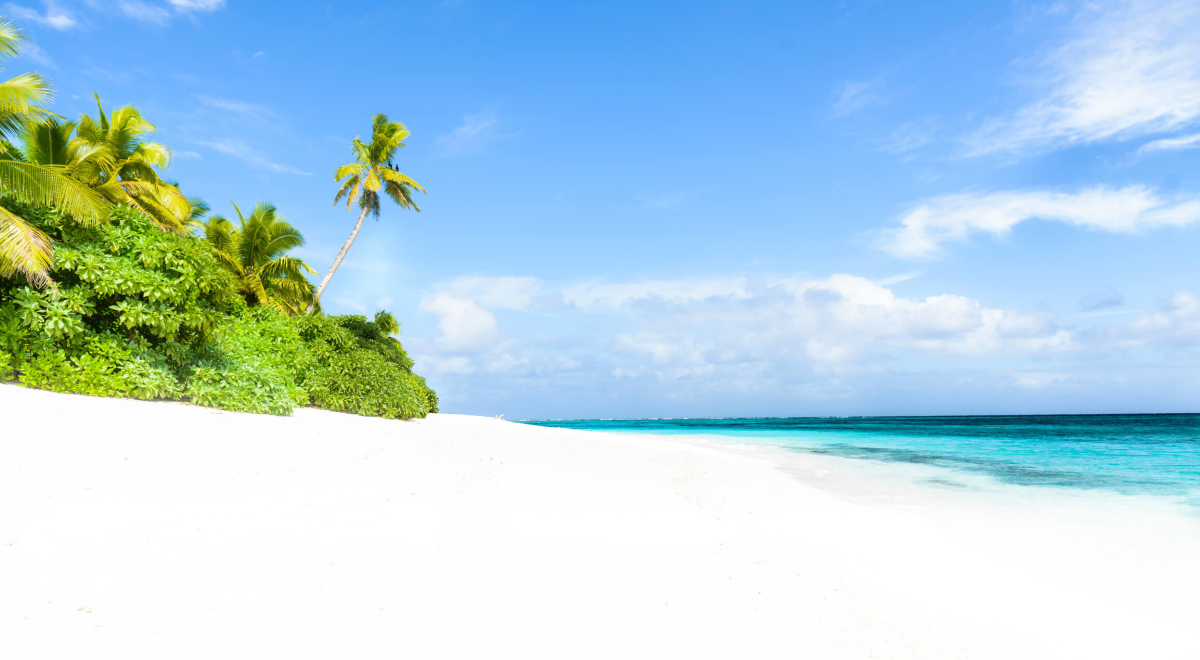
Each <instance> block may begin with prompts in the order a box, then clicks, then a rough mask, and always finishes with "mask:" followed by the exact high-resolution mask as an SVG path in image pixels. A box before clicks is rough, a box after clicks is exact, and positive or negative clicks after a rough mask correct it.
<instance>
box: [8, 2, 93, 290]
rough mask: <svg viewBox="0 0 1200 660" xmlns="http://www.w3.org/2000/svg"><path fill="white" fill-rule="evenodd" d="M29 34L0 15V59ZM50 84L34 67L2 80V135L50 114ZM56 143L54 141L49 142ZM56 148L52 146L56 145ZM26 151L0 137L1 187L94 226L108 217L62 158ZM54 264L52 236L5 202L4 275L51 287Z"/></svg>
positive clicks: (13, 53) (13, 51)
mask: <svg viewBox="0 0 1200 660" xmlns="http://www.w3.org/2000/svg"><path fill="white" fill-rule="evenodd" d="M23 43H25V36H24V34H22V33H21V31H20V29H18V28H17V27H16V26H15V25H13V24H12V23H10V22H8V21H5V20H3V19H0V61H2V60H3V59H4V58H7V57H14V56H16V55H18V54H20V52H21V45H22V44H23ZM50 96H51V90H50V83H49V82H48V81H47V80H46V79H45V78H43V77H42V76H41V75H39V74H38V73H35V72H32V71H31V72H29V73H25V74H22V75H19V76H17V77H16V78H12V79H10V80H8V81H7V82H3V83H0V138H7V137H8V136H13V135H14V134H15V133H17V132H18V131H19V130H20V129H22V128H23V127H25V126H29V125H30V124H34V123H38V122H40V121H42V120H45V119H47V118H49V117H50V116H51V113H50V112H49V111H48V110H45V109H44V108H42V107H40V106H39V105H38V104H39V103H44V102H46V101H48V100H49V99H50ZM48 146H49V147H51V148H53V147H55V145H48ZM52 150H53V149H52ZM25 160H26V159H25V158H24V154H22V153H21V150H20V149H17V148H16V147H15V146H13V145H12V143H10V142H9V141H8V140H7V139H0V189H2V190H3V191H4V193H6V194H9V195H12V196H13V197H14V198H16V199H18V200H20V201H22V202H26V203H29V204H35V205H42V206H56V207H58V209H59V210H60V211H62V212H64V213H66V214H67V215H70V216H72V217H73V218H74V219H75V221H76V222H79V223H81V224H84V225H93V224H97V223H99V222H103V221H104V220H105V219H106V218H107V217H108V206H109V205H108V204H107V203H106V201H105V200H104V199H103V198H102V197H101V196H100V195H98V194H96V193H95V192H94V191H92V190H90V189H89V188H88V187H87V186H86V185H84V184H83V183H81V182H79V181H76V180H75V179H73V178H71V177H70V176H68V174H67V172H66V170H65V166H66V164H65V163H63V162H55V163H52V164H45V165H42V164H38V163H33V162H25ZM52 265H53V248H52V247H51V240H50V237H48V236H46V234H44V233H43V232H42V231H41V230H39V229H38V228H37V227H34V226H33V225H31V224H29V223H28V222H26V221H25V219H24V218H21V217H20V216H19V215H17V214H15V213H13V212H11V211H9V210H8V209H5V208H3V207H0V276H3V277H12V276H13V275H15V274H17V273H20V274H22V275H24V276H25V279H27V280H28V281H29V282H30V283H32V284H34V285H36V286H39V287H46V286H50V285H51V284H52V283H51V281H50V276H49V270H50V268H51V266H52Z"/></svg>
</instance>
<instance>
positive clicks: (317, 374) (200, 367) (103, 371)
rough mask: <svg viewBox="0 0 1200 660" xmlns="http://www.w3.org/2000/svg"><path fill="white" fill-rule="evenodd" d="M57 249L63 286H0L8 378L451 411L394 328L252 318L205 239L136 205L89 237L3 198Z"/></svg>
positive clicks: (259, 407)
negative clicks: (169, 227) (167, 227)
mask: <svg viewBox="0 0 1200 660" xmlns="http://www.w3.org/2000/svg"><path fill="white" fill-rule="evenodd" d="M0 204H3V205H5V206H6V207H9V208H12V209H13V210H14V211H16V212H19V213H20V214H21V216H22V217H24V218H26V219H27V220H29V221H30V222H31V223H32V224H34V225H36V226H37V227H39V228H40V229H42V230H43V231H45V232H46V233H47V234H48V235H49V236H51V237H52V238H53V239H54V240H55V241H56V243H55V266H56V270H55V272H54V273H53V276H54V280H55V282H56V283H57V284H56V288H54V289H49V290H44V291H43V290H38V289H36V288H33V287H30V286H27V285H25V284H24V283H23V282H18V281H15V280H9V279H2V278H0V380H7V379H11V378H13V377H16V378H18V379H19V380H20V382H21V383H22V384H24V385H26V386H28V387H37V388H43V389H48V390H54V391H58V392H73V393H79V394H91V395H96V396H121V397H133V398H139V399H190V400H191V401H192V402H194V403H197V404H199V405H204V406H211V407H215V408H222V409H226V410H236V411H242V412H253V413H270V414H276V415H287V414H290V413H291V411H292V408H293V407H294V406H302V405H316V406H319V407H322V408H328V409H330V410H337V411H345V412H353V413H357V414H360V415H378V416H383V417H389V418H408V417H423V416H425V414H426V413H428V412H436V411H437V396H436V395H435V394H434V393H433V390H431V389H429V387H428V386H427V385H426V384H425V381H424V379H422V378H420V377H419V376H416V375H415V374H413V373H412V360H411V359H410V358H409V357H408V354H407V353H405V351H404V348H403V346H401V344H400V342H399V341H397V340H395V339H394V338H392V337H390V336H388V333H389V332H394V331H395V330H397V329H398V326H397V327H396V328H391V327H389V326H394V325H395V321H394V320H391V317H390V315H387V314H386V313H384V314H382V315H381V316H377V320H382V321H383V323H377V322H375V321H369V320H367V319H366V317H362V316H342V317H324V316H299V317H288V316H284V315H283V314H280V313H279V312H276V311H274V310H272V309H269V308H265V307H253V308H248V307H247V304H246V302H245V300H244V299H243V298H242V297H241V296H239V295H237V293H236V288H235V286H234V283H233V281H232V278H231V276H230V275H229V274H228V273H227V272H226V271H225V270H224V269H223V268H221V267H220V266H219V264H218V263H217V262H216V261H215V260H214V258H213V256H212V253H211V252H210V249H209V248H208V246H207V245H206V244H205V243H204V242H202V241H200V240H199V239H197V238H194V237H192V236H185V235H179V234H174V233H170V232H164V231H161V230H159V229H158V228H157V227H156V226H155V225H154V224H153V223H152V222H151V221H150V220H149V219H147V218H146V217H145V216H144V215H142V214H140V213H138V212H137V211H134V210H132V209H119V210H117V211H115V212H114V213H113V216H112V222H111V224H109V225H106V226H102V227H98V228H93V229H83V228H80V227H78V226H76V225H74V224H73V223H70V222H69V221H64V218H62V217H61V216H60V215H59V214H58V213H57V212H55V211H53V210H49V209H44V208H28V207H24V206H21V205H17V204H15V203H13V202H12V201H11V200H7V199H0Z"/></svg>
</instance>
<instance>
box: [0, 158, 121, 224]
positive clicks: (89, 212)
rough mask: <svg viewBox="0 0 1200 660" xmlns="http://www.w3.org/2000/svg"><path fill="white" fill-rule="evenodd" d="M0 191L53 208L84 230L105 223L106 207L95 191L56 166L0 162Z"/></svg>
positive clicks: (9, 161)
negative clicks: (2, 189) (73, 220)
mask: <svg viewBox="0 0 1200 660" xmlns="http://www.w3.org/2000/svg"><path fill="white" fill-rule="evenodd" d="M0 187H3V188H5V189H7V190H8V191H9V192H11V193H13V194H14V195H15V196H16V197H17V198H18V199H20V200H22V201H24V202H27V203H30V204H42V205H45V206H56V207H58V209H59V210H61V211H62V212H64V213H66V214H68V215H70V216H72V217H74V218H75V220H76V221H77V222H79V223H80V224H82V225H85V226H90V225H95V224H97V223H100V222H103V221H105V220H107V219H108V211H109V205H108V204H106V203H105V202H104V199H103V198H102V197H101V196H100V195H99V194H97V191H94V190H92V189H91V188H89V187H88V186H87V185H86V184H85V183H83V182H82V181H76V180H75V179H73V178H71V177H70V176H67V174H66V173H65V171H64V170H63V169H62V168H60V167H58V166H54V165H47V166H42V165H35V164H33V163H22V162H19V161H15V160H4V161H0Z"/></svg>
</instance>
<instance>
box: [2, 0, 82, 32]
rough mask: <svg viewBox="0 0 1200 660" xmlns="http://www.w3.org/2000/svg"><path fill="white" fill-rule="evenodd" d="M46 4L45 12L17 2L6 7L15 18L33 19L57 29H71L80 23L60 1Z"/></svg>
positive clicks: (35, 21)
mask: <svg viewBox="0 0 1200 660" xmlns="http://www.w3.org/2000/svg"><path fill="white" fill-rule="evenodd" d="M44 4H45V5H46V12H45V13H44V14H43V13H41V12H39V11H37V10H36V9H30V8H29V7H23V6H21V5H15V4H8V5H5V8H6V9H7V10H8V14H9V15H10V16H12V17H13V18H17V19H21V20H25V21H33V22H34V23H38V24H40V25H45V26H46V27H51V28H54V29H55V30H70V29H71V28H73V27H75V26H77V25H79V23H78V22H77V21H76V20H75V17H74V16H72V15H71V12H69V11H67V10H65V9H63V8H61V7H59V6H58V3H56V2H46V3H44Z"/></svg>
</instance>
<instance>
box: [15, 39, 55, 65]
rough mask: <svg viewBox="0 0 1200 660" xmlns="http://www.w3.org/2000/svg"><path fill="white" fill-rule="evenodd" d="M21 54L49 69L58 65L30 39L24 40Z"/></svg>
mask: <svg viewBox="0 0 1200 660" xmlns="http://www.w3.org/2000/svg"><path fill="white" fill-rule="evenodd" d="M21 56H22V57H28V58H29V59H31V60H33V61H34V62H37V63H38V64H41V65H42V66H45V67H50V68H51V69H57V68H58V65H56V64H55V63H54V60H51V59H50V56H49V55H47V54H46V51H45V50H42V48H41V47H40V46H38V45H37V44H36V43H34V42H32V41H28V42H26V43H25V45H24V46H23V47H22V48H21Z"/></svg>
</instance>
